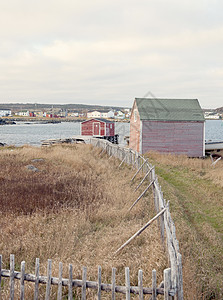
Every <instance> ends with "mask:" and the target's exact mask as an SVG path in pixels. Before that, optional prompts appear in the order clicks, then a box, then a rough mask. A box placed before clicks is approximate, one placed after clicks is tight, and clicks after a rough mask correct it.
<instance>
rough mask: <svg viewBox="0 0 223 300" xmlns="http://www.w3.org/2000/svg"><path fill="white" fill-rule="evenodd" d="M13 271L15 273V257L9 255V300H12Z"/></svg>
mask: <svg viewBox="0 0 223 300" xmlns="http://www.w3.org/2000/svg"><path fill="white" fill-rule="evenodd" d="M14 271H15V257H14V254H10V300H14V283H15V279H14Z"/></svg>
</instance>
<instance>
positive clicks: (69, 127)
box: [0, 120, 223, 146]
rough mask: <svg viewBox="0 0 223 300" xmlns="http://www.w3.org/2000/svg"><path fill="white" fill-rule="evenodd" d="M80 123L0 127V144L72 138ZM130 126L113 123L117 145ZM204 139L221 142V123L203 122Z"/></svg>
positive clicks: (222, 130) (39, 143)
mask: <svg viewBox="0 0 223 300" xmlns="http://www.w3.org/2000/svg"><path fill="white" fill-rule="evenodd" d="M80 124H81V123H80V122H62V123H56V124H52V123H48V124H47V123H25V122H17V123H16V124H15V125H2V126H0V142H1V143H6V144H7V145H15V146H21V145H25V144H28V145H33V146H39V145H41V141H42V140H47V139H60V138H61V139H63V138H72V137H73V136H75V135H80V126H81V125H80ZM129 129H130V124H129V123H124V122H117V123H115V133H116V134H118V135H119V143H120V144H121V145H125V144H126V142H125V140H124V137H125V136H129ZM205 139H206V140H212V141H223V121H221V120H207V121H206V122H205Z"/></svg>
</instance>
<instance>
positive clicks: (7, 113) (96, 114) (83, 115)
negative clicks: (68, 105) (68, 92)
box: [0, 107, 223, 121]
mask: <svg viewBox="0 0 223 300" xmlns="http://www.w3.org/2000/svg"><path fill="white" fill-rule="evenodd" d="M203 112H204V117H205V119H207V120H219V119H223V112H222V111H221V110H220V111H218V109H217V110H207V109H204V110H203ZM130 114H131V109H130V108H124V109H118V110H116V109H107V110H105V109H103V110H88V109H83V110H75V109H63V108H57V107H56V108H53V107H52V108H50V109H48V110H43V109H41V110H40V109H39V110H37V109H35V110H28V109H25V110H18V109H17V110H15V109H14V110H12V109H0V118H2V117H11V118H13V117H14V118H21V119H22V118H47V119H54V118H58V119H61V118H62V119H67V120H72V119H73V120H78V119H80V120H82V119H91V118H102V119H114V120H126V121H129V119H130Z"/></svg>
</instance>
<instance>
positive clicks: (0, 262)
mask: <svg viewBox="0 0 223 300" xmlns="http://www.w3.org/2000/svg"><path fill="white" fill-rule="evenodd" d="M1 292H2V255H0V299H1V298H2V297H1V296H2V293H1Z"/></svg>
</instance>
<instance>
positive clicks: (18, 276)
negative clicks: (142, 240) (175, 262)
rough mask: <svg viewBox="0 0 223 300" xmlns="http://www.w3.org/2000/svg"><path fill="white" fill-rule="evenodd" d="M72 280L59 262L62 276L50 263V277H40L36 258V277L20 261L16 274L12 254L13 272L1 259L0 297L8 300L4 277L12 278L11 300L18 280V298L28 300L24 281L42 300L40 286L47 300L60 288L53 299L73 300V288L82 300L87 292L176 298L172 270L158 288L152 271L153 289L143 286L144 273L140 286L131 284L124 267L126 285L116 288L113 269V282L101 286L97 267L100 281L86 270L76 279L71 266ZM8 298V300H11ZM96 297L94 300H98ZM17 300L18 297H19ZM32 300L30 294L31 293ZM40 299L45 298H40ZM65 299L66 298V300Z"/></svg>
mask: <svg viewBox="0 0 223 300" xmlns="http://www.w3.org/2000/svg"><path fill="white" fill-rule="evenodd" d="M68 273H69V278H63V277H62V275H63V264H62V263H61V262H60V263H59V276H58V278H57V277H52V261H51V260H50V259H49V260H48V266H47V276H41V275H40V272H39V259H38V258H37V259H36V266H35V274H27V273H25V262H24V261H23V262H21V270H20V272H18V271H15V258H14V255H13V254H11V255H10V270H5V269H2V256H1V255H0V298H1V299H6V298H5V296H4V295H3V293H2V291H1V287H2V286H3V285H4V284H3V282H2V280H3V278H5V277H6V278H9V280H10V282H9V295H8V297H9V299H10V300H14V299H15V280H19V281H20V290H19V292H18V291H16V295H17V297H18V294H19V299H20V300H24V299H25V281H27V282H33V283H34V293H33V297H32V299H34V300H38V299H39V296H40V295H39V285H40V284H44V285H45V286H46V289H45V300H50V299H52V298H51V295H52V293H51V288H52V286H55V285H57V286H58V287H57V293H56V294H54V298H53V299H57V300H62V298H63V297H67V298H66V299H68V300H73V299H74V298H73V296H74V289H75V288H79V289H80V290H81V291H80V295H81V299H82V300H85V299H86V298H87V289H94V290H95V296H96V298H97V299H98V300H100V299H101V297H102V292H107V293H110V294H111V296H110V298H111V299H113V300H115V298H116V293H121V294H124V295H125V299H127V300H130V298H131V294H135V295H138V299H140V300H143V299H144V295H151V298H150V299H152V300H155V299H157V296H158V295H164V299H165V300H167V299H170V297H172V296H174V295H175V291H174V290H173V289H171V270H170V268H169V269H166V270H164V282H162V283H161V284H160V285H159V286H157V282H156V271H155V270H153V271H152V287H151V288H148V287H143V271H142V270H139V272H138V286H131V285H130V272H129V268H128V267H126V268H125V286H119V285H116V269H115V268H112V278H111V283H109V284H108V283H106V284H105V283H102V270H101V267H100V266H99V267H98V278H97V281H88V280H87V268H86V267H83V271H82V279H81V280H80V279H73V267H72V265H71V264H69V270H68ZM62 287H67V292H65V293H63V290H62ZM8 297H7V299H8ZM96 298H94V299H96ZM16 299H18V298H16ZM29 299H30V294H29ZM41 299H43V297H42V295H41ZM63 299H64V298H63Z"/></svg>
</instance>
